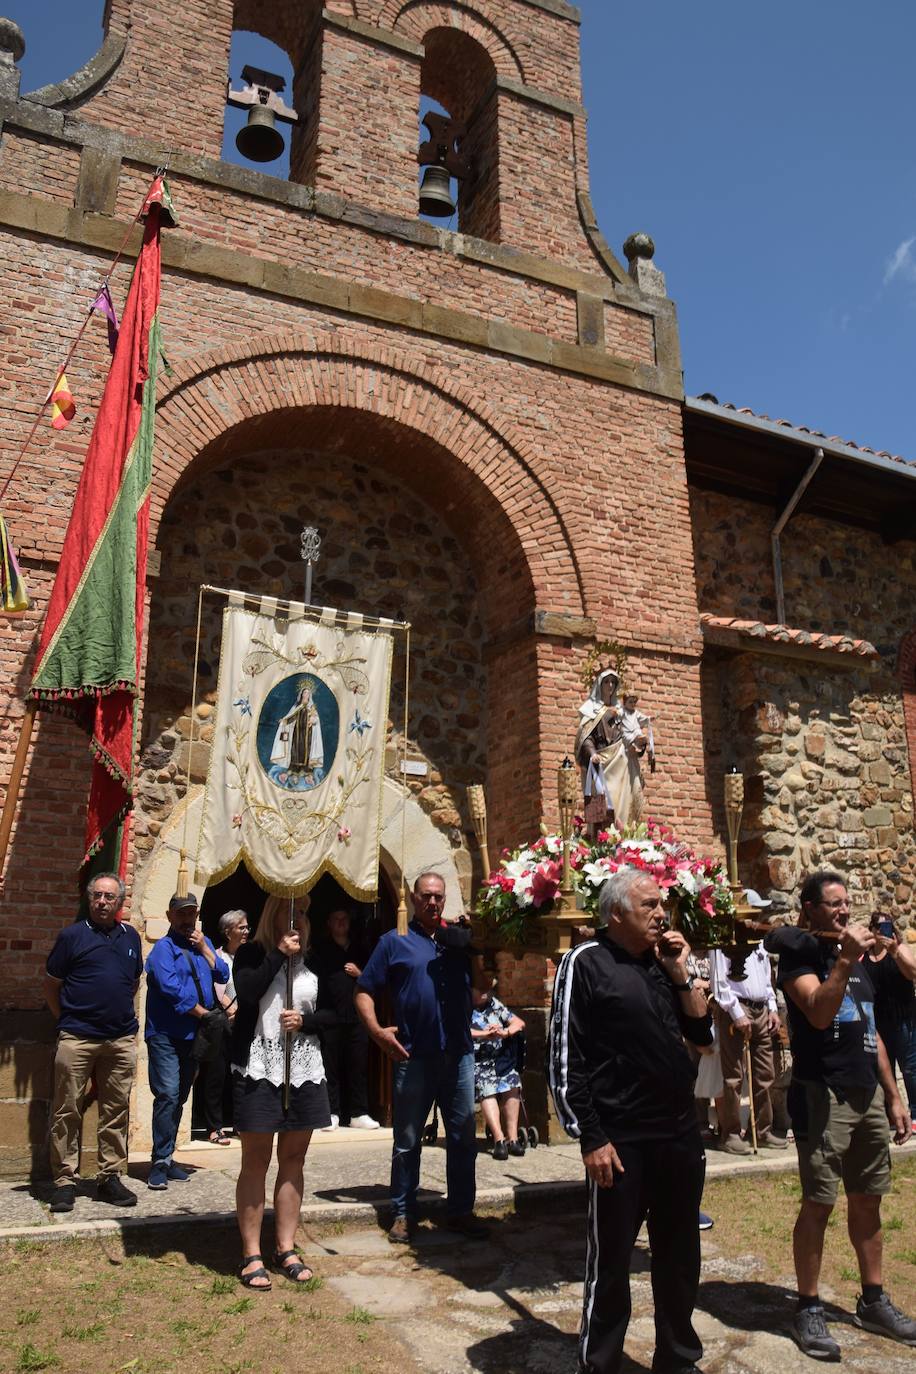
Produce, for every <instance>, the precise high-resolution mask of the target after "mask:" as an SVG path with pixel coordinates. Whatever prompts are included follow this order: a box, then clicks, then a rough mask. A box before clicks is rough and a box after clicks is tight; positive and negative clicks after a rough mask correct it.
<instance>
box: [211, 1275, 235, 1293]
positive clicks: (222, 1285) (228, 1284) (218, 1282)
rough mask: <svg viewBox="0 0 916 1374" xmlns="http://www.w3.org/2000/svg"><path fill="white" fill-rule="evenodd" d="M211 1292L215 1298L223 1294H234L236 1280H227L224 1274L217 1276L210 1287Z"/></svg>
mask: <svg viewBox="0 0 916 1374" xmlns="http://www.w3.org/2000/svg"><path fill="white" fill-rule="evenodd" d="M210 1292H211V1293H212V1294H213V1296H214V1297H219V1296H220V1295H221V1294H223V1293H234V1292H235V1279H230V1278H227V1277H226V1276H225V1275H224V1274H217V1276H216V1278H215V1279H214V1280H213V1282H212V1284H211V1285H210Z"/></svg>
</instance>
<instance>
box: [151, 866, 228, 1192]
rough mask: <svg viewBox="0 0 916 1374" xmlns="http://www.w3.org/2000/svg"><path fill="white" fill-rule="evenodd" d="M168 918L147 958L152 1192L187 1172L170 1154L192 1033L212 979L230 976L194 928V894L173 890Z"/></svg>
mask: <svg viewBox="0 0 916 1374" xmlns="http://www.w3.org/2000/svg"><path fill="white" fill-rule="evenodd" d="M168 920H169V929H168V932H167V934H165V935H164V936H163V937H162V939H161V940H159V941H158V942H157V943H156V945H155V946H154V947H153V950H152V952H151V954H150V956H149V958H148V959H147V961H146V983H147V990H146V1051H147V1055H148V1058H149V1086H150V1091H151V1092H152V1094H153V1153H152V1168H151V1169H150V1171H149V1177H148V1178H147V1180H146V1186H147V1187H148V1188H154V1189H156V1190H157V1191H158V1190H161V1189H163V1188H167V1187H168V1186H169V1183H170V1182H172V1183H174V1182H176V1181H179V1182H184V1180H185V1179H187V1178H188V1177H189V1175H188V1171H187V1169H183V1168H182V1167H181V1165H180V1164H176V1163H175V1161H174V1160H173V1158H172V1155H173V1154H174V1152H175V1141H176V1140H177V1139H178V1128H179V1126H180V1125H181V1113H182V1110H183V1108H184V1104H185V1102H187V1100H188V1094H189V1093H190V1091H191V1086H192V1084H193V1082H194V1071H195V1068H196V1065H195V1062H194V1055H193V1050H194V1036H195V1034H196V1031H197V1025H198V1022H199V1021H200V1020H201V1019H202V1018H203V1017H205V1016H206V1015H207V1014H208V1013H209V1012H210V1011H212V1010H213V1007H214V1006H215V1004H216V997H215V994H214V991H213V984H214V982H217V983H227V982H228V981H229V968H228V966H227V965H226V964H225V963H224V962H223V960H222V959H220V957H219V956H218V955H217V953H216V951H215V950H214V948H213V946H212V945H211V943H210V941H209V940H208V939H207V937H206V936H205V935H204V933H203V931H202V930H200V929H199V928H198V925H197V898H196V897H195V896H194V894H193V893H189V894H187V895H185V896H180V895H179V894H178V893H176V894H175V896H174V897H173V898H172V899H171V901H170V902H169V910H168Z"/></svg>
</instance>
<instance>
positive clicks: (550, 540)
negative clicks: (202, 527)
mask: <svg viewBox="0 0 916 1374" xmlns="http://www.w3.org/2000/svg"><path fill="white" fill-rule="evenodd" d="M294 412H299V413H300V415H301V413H302V412H308V413H309V414H310V415H311V416H312V417H313V419H314V417H316V416H320V415H322V414H324V415H325V416H332V417H333V419H334V425H333V426H332V427H331V428H330V430H328V429H327V428H326V429H325V433H326V434H330V435H331V438H330V440H329V442H330V443H333V442H334V440H335V438H336V437H337V436H339V435H340V434H341V433H345V432H346V424H348V425H349V426H350V427H351V433H352V434H353V435H354V436H356V437H357V439H358V441H359V442H360V443H363V444H365V445H367V446H371V445H372V444H373V443H374V442H376V440H377V439H378V438H379V436H382V442H381V444H380V445H379V452H380V454H382V461H383V462H385V461H389V458H386V457H385V456H384V454H386V453H387V454H388V455H390V454H393V453H398V452H399V451H400V449H399V445H400V448H404V447H405V445H404V442H402V439H406V441H407V445H408V447H407V449H406V450H405V451H406V453H407V456H406V457H405V458H404V460H403V461H404V463H405V465H406V466H405V468H404V470H403V475H405V476H407V477H408V478H409V479H410V480H413V481H415V482H416V484H417V487H418V490H420V489H421V488H423V489H425V492H426V494H427V496H428V498H429V499H435V500H438V501H439V502H440V503H441V505H442V508H443V512H444V515H445V518H446V519H447V520H448V521H449V523H451V524H453V525H454V526H455V527H456V529H457V530H458V532H459V533H461V534H462V535H464V536H465V537H466V539H467V541H468V544H469V546H470V548H471V551H472V552H473V554H474V556H475V559H479V560H480V562H481V566H482V567H484V568H487V567H489V568H490V569H491V570H492V572H493V575H492V577H491V578H490V579H489V581H490V583H491V595H490V597H489V598H488V599H489V600H490V603H491V604H490V614H489V615H488V616H487V619H488V620H489V621H490V624H491V628H492V627H493V625H494V624H495V622H497V621H499V622H502V623H503V624H506V623H509V622H511V620H512V619H513V617H514V618H515V619H516V620H518V619H520V618H521V617H523V616H524V615H525V614H527V613H528V612H530V611H531V610H532V609H533V608H534V606H535V605H539V606H543V607H549V608H554V609H558V610H563V611H567V612H570V613H572V614H574V615H582V614H584V613H585V610H584V607H585V600H584V590H583V586H582V581H581V575H580V572H579V569H578V566H577V563H576V560H575V557H574V554H573V549H572V543H571V540H570V538H569V535H568V533H567V530H566V527H565V524H564V521H563V519H562V517H561V516H560V514H559V512H558V510H557V508H556V506H555V504H554V502H553V500H552V499H551V497H550V494H549V489H548V485H547V483H546V481H545V480H542V478H541V475H540V474H539V473H538V471H537V469H538V466H539V463H538V459H537V456H536V455H535V453H534V452H533V451H532V450H531V448H530V446H529V445H528V443H527V441H525V440H524V439H523V438H521V436H518V435H515V434H513V433H512V432H511V430H510V428H509V427H507V426H505V425H503V424H501V423H500V422H499V421H498V420H497V417H496V416H495V414H494V413H493V411H492V410H491V408H490V407H489V406H488V405H487V404H486V403H485V402H481V401H479V400H478V399H477V398H476V397H474V396H472V395H471V393H470V392H468V391H467V390H466V389H465V388H463V387H461V386H459V385H457V384H456V383H454V382H452V381H450V380H449V379H448V378H446V377H444V376H442V375H441V374H439V372H438V370H437V369H434V368H430V367H428V366H425V365H423V364H418V363H416V362H414V361H412V360H411V361H408V360H407V359H406V358H405V357H404V356H403V355H401V354H400V353H399V352H398V351H396V350H393V349H389V348H383V347H375V346H371V345H363V344H354V343H343V342H342V341H341V340H339V339H338V338H336V337H334V336H332V335H321V336H318V337H303V336H302V335H301V334H291V335H288V336H276V335H270V336H264V337H262V338H261V339H259V340H247V341H246V342H245V343H244V344H242V345H240V346H239V347H238V348H229V349H224V350H221V351H220V352H218V353H213V354H209V355H207V356H204V357H202V358H198V359H194V360H190V361H187V362H185V363H183V364H181V365H180V366H178V367H177V368H176V369H175V371H174V374H173V377H172V379H171V382H170V384H169V387H168V389H167V390H166V391H165V392H164V394H163V396H162V398H161V399H160V401H159V404H158V416H157V435H156V445H157V454H158V456H157V460H156V464H155V476H154V479H153V490H152V510H151V534H152V537H153V538H155V537H156V533H157V531H158V526H159V522H160V519H161V517H162V513H163V511H164V510H165V507H166V505H167V503H168V501H169V499H170V497H171V496H172V494H173V493H174V492H175V491H176V490H177V489H178V488H179V487H180V486H181V485H182V484H183V483H184V482H185V481H186V480H189V477H190V474H191V473H192V471H194V470H197V469H198V468H199V465H200V463H201V462H203V463H205V464H209V463H211V462H216V461H218V460H219V459H220V458H224V457H225V456H227V455H228V454H229V453H230V452H231V451H233V450H234V449H235V448H237V447H238V445H239V443H240V442H243V443H247V444H249V445H250V444H251V443H252V442H256V443H259V444H261V445H262V446H267V445H268V444H277V443H278V440H279V441H280V442H282V439H283V436H284V435H289V433H290V426H291V423H292V415H293V413H294ZM341 412H346V413H347V422H346V424H345V425H342V424H341ZM317 432H318V433H319V435H320V434H321V432H322V424H321V423H320V422H319V423H318V425H317ZM296 434H297V436H298V437H297V446H301V447H306V448H308V447H310V446H311V445H310V442H309V438H308V431H307V430H306V431H305V434H304V435H303V432H302V429H301V423H300V428H298V429H297V430H296ZM411 443H413V444H414V445H415V449H416V451H415V452H411V451H410V449H409V445H410V444H411ZM284 446H289V442H288V440H287V443H286V444H285V445H284ZM398 461H401V460H400V459H398ZM513 563H514V564H515V565H516V567H517V568H518V569H522V568H523V569H524V581H525V583H526V584H527V585H526V587H525V588H524V589H523V588H522V587H521V586H518V585H517V577H516V583H515V585H514V586H513V582H512V575H511V572H507V571H506V568H507V567H508V565H511V564H513ZM497 570H498V575H497ZM482 590H483V589H482ZM507 598H508V604H507ZM516 601H517V602H518V603H521V604H515V603H516ZM524 603H527V604H524Z"/></svg>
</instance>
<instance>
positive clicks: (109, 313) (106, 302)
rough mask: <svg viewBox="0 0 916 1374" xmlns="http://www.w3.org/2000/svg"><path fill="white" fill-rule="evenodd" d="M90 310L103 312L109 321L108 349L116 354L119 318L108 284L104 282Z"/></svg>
mask: <svg viewBox="0 0 916 1374" xmlns="http://www.w3.org/2000/svg"><path fill="white" fill-rule="evenodd" d="M89 309H90V311H92V310H101V312H102V314H103V315H104V316H105V318H106V320H107V321H108V348H109V351H110V352H111V353H114V351H115V348H116V346H117V342H118V317H117V314H116V313H115V308H114V301H113V300H112V299H111V292H110V291H109V289H108V283H107V282H103V284H102V287H101V290H100V291H99V294H98V295H97V296H96V298H95V300H94V301H93V302H92V304H91V305H90V307H89Z"/></svg>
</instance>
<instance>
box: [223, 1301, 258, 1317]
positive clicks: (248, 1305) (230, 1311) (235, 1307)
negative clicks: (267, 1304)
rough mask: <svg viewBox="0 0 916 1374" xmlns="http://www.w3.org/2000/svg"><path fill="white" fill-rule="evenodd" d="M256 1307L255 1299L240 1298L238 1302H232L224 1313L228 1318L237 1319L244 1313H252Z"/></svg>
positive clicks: (224, 1309) (225, 1308)
mask: <svg viewBox="0 0 916 1374" xmlns="http://www.w3.org/2000/svg"><path fill="white" fill-rule="evenodd" d="M252 1307H254V1298H239V1300H238V1302H231V1303H230V1304H229V1306H228V1307H224V1308H223V1311H224V1312H225V1313H226V1315H227V1316H230V1317H237V1316H238V1315H239V1314H240V1313H242V1312H250V1311H251V1309H252Z"/></svg>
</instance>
